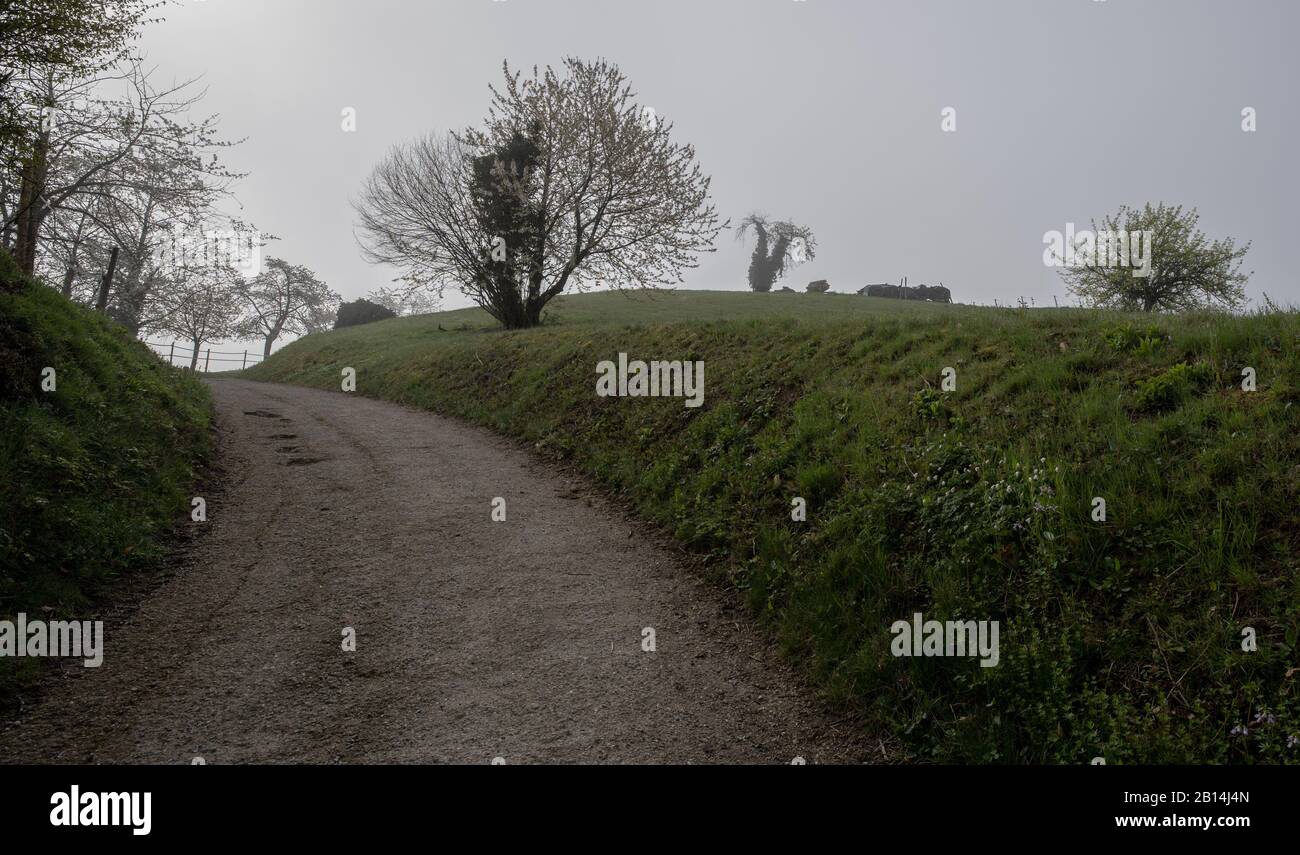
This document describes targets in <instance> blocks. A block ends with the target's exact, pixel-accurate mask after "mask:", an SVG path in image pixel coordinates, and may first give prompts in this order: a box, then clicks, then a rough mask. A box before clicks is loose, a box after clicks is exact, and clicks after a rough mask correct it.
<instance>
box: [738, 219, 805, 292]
mask: <svg viewBox="0 0 1300 855" xmlns="http://www.w3.org/2000/svg"><path fill="white" fill-rule="evenodd" d="M750 229H753V231H754V235H755V242H754V254H753V256H752V257H751V258H750V261H749V287H750V289H751V290H754V291H761V292H767V291H771V290H772V286H773V285H775V284H776V283H777V281H778V280H779V279H780V278H781V277H782V276H784V275H785V274H786V273H787V272H789V271H790V269H791V268H793V267H795V266H796V265H799V264H802V263H803V262H805V261H809V260H811V259H812V258H814V257H815V256H816V254H817V239H816V238H815V237H814V236H813V233H812V229H810V228H808V227H807V226H798V225H795V224H794V223H792V222H789V221H788V220H778V221H776V222H771V221H769V220H768V219H767V217H765V216H763V215H762V214H750V215H749V216H748V217H745V219H743V220H741V221H740V229H739V230H738V231H737V232H736V239H737V240H744V238H745V235H746V234H748V232H749V230H750Z"/></svg>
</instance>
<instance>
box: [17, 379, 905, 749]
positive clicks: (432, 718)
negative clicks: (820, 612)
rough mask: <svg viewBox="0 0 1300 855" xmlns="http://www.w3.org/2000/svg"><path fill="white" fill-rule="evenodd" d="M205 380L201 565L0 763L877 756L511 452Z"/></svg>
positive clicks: (348, 406)
mask: <svg viewBox="0 0 1300 855" xmlns="http://www.w3.org/2000/svg"><path fill="white" fill-rule="evenodd" d="M210 386H211V388H212V392H213V395H214V396H215V398H216V402H217V408H218V424H219V428H220V431H221V433H222V442H221V446H222V449H223V451H222V455H223V460H222V467H223V469H224V470H225V473H226V474H225V483H224V484H223V485H222V486H221V489H220V491H219V492H215V493H214V494H213V495H210V496H206V497H205V499H206V500H207V513H208V521H207V522H206V523H196V524H195V525H202V526H204V527H205V528H204V530H203V531H202V532H201V533H200V534H199V536H198V537H197V538H196V540H195V543H194V546H193V549H192V550H191V554H190V555H189V556H188V559H187V560H186V561H185V566H183V567H182V568H181V570H180V571H179V572H178V573H177V574H176V575H175V576H173V577H172V578H170V579H169V580H167V581H166V582H164V583H163V584H162V585H161V586H160V587H159V588H158V589H157V590H156V591H154V592H152V593H151V594H150V595H149V596H148V597H146V598H145V599H144V601H143V602H142V603H141V604H140V606H139V608H138V609H135V610H133V611H132V612H131V613H130V614H128V615H125V616H124V617H123V618H122V619H120V620H117V621H110V622H109V623H107V624H106V625H105V657H104V664H103V665H102V666H101V667H100V668H98V669H85V668H74V669H67V670H65V673H68V674H69V675H68V676H67V678H66V679H61V680H59V681H58V685H55V686H53V687H51V688H50V689H49V690H48V691H47V692H46V693H45V695H44V699H43V700H42V702H41V703H40V704H39V705H38V706H37V707H36V708H34V709H33V710H31V711H30V712H29V713H28V715H27V716H25V717H24V719H23V721H22V722H21V723H20V724H18V725H15V726H13V727H11V728H9V729H8V730H6V731H5V732H4V733H0V762H61V763H77V762H94V763H141V762H150V763H190V762H191V761H192V759H193V758H195V757H202V758H204V760H205V761H206V762H208V763H249V762H307V763H331V762H344V763H356V762H383V763H387V762H398V763H405V762H464V763H488V762H490V761H492V760H493V758H497V757H500V758H503V759H504V760H505V762H506V763H508V764H514V763H535V762H560V763H572V762H679V763H708V762H726V763H731V762H759V763H789V762H791V760H792V759H793V758H795V757H796V756H800V757H804V758H806V760H807V762H809V763H817V762H822V763H825V762H853V761H861V760H863V759H877V760H878V759H879V758H880V753H879V748H877V747H875V746H874V744H873V745H872V747H871V748H870V749H864V748H863V747H862V742H861V740H860V739H859V738H858V737H857V736H856V734H855V733H854V729H853V726H852V725H851V724H840V725H836V724H834V723H832V722H831V721H829V719H828V718H827V717H826V716H825V715H824V714H822V713H821V712H820V711H818V710H817V709H816V707H815V706H814V705H813V704H812V703H810V701H809V699H808V695H807V693H806V692H805V691H803V690H802V689H801V688H800V687H799V685H798V683H797V681H796V680H794V679H793V678H792V677H791V676H790V675H789V674H788V673H787V672H786V671H785V670H784V669H782V668H781V667H780V666H779V665H778V664H777V663H776V662H775V661H774V658H773V656H772V655H771V653H770V651H768V650H767V649H766V648H765V647H764V645H763V644H762V643H761V642H760V641H759V639H758V637H757V636H756V634H755V633H754V632H753V631H752V630H750V629H749V627H748V626H747V625H746V623H745V618H744V616H743V615H742V614H741V613H739V612H735V611H733V610H732V609H731V608H730V607H728V605H727V604H726V602H725V597H724V596H723V595H722V594H720V593H719V592H717V591H716V590H714V589H712V588H711V587H710V586H708V585H707V584H704V583H701V582H698V581H696V579H695V577H694V576H693V575H692V574H691V572H690V571H689V570H688V569H686V568H685V567H683V566H682V565H681V563H680V562H679V560H678V559H677V558H676V557H675V556H674V554H673V553H672V552H670V551H668V550H666V549H665V548H663V547H662V546H660V545H658V544H656V543H655V542H654V539H653V538H652V537H650V536H649V535H647V534H646V532H645V531H643V530H642V529H640V528H638V527H636V526H633V525H632V524H630V523H629V522H628V521H627V520H626V518H625V517H624V516H623V515H622V514H620V513H619V512H618V511H617V510H616V509H614V508H612V507H611V506H610V505H609V504H608V503H607V502H605V501H604V500H602V498H601V497H600V496H599V494H598V493H595V492H592V491H589V490H588V489H586V488H584V486H583V485H582V484H581V482H578V481H575V480H573V479H571V478H569V477H567V476H565V475H562V474H560V473H558V472H557V470H555V469H554V468H551V467H549V466H548V465H545V464H543V463H540V462H538V461H536V460H535V459H533V458H532V457H531V456H530V455H529V454H528V453H527V452H525V451H523V450H521V449H520V448H519V447H518V446H516V445H514V444H512V443H510V442H508V441H506V440H502V439H500V438H497V437H495V436H493V435H492V434H490V433H488V432H486V431H483V430H480V429H477V428H474V427H470V426H467V425H464V424H461V423H458V422H454V421H450V420H447V419H443V418H440V417H438V416H435V415H432V414H429V413H424V412H419V411H416V410H411V409H406V408H403V407H398V406H394V405H392V404H386V403H382V402H378V401H373V400H368V399H365V398H360V397H357V396H353V395H345V394H343V393H327V392H320V391H313V390H308V389H299V388H295V387H288V386H277V385H269V384H260V383H252V382H247V381H238V380H220V381H213V382H212V383H211V384H210ZM496 497H501V498H503V499H504V500H505V512H506V521H505V522H494V521H493V520H492V518H491V517H492V504H493V499H494V498H496ZM345 628H352V629H353V630H354V631H355V638H356V650H355V652H347V651H344V650H343V649H342V648H343V640H344V631H345ZM646 628H652V629H653V630H654V643H655V648H656V649H655V650H654V652H646V651H645V650H643V631H644V630H645V629H646ZM69 672H75V673H69ZM871 754H874V757H871V756H870V755H871Z"/></svg>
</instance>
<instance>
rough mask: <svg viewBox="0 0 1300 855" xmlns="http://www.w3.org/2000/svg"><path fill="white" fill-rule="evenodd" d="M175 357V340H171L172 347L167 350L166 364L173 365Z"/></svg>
mask: <svg viewBox="0 0 1300 855" xmlns="http://www.w3.org/2000/svg"><path fill="white" fill-rule="evenodd" d="M175 357H176V342H172V349H171V350H169V351H167V364H168V365H175V364H176V362H175Z"/></svg>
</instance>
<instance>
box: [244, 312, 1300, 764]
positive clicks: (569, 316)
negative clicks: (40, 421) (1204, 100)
mask: <svg viewBox="0 0 1300 855" xmlns="http://www.w3.org/2000/svg"><path fill="white" fill-rule="evenodd" d="M552 320H553V323H551V324H549V325H546V326H543V327H541V328H538V329H535V330H530V331H526V332H513V333H511V332H500V331H491V330H489V329H487V328H488V327H489V326H490V322H489V321H488V320H487V319H486V316H484V315H482V314H481V313H479V312H477V311H460V312H450V313H444V314H440V315H428V316H422V317H417V318H406V319H398V320H393V321H385V322H381V323H376V324H372V325H367V326H362V327H354V328H350V329H347V330H342V331H338V332H335V333H327V334H320V335H313V336H308V337H306V338H304V339H302V340H300V341H297V342H295V343H293V344H291V345H289V346H288V347H286V348H284V349H283V350H282V351H280V352H279V353H277V354H276V355H275V356H274V357H272V358H271V359H270V360H268V361H267V362H265V363H263V364H261V365H259V366H257V367H256V368H254V369H250V370H249V371H248V372H246V374H247V376H251V377H254V378H258V379H265V380H276V381H285V382H292V383H299V384H304V385H312V386H318V387H322V388H332V389H338V388H339V382H340V370H341V369H342V368H343V367H345V366H351V367H354V368H355V369H356V370H357V384H358V387H357V388H358V392H359V393H360V394H364V395H370V396H374V397H378V398H384V399H388V400H392V401H397V402H401V403H406V404H413V405H418V406H423V407H427V408H430V409H433V410H437V411H439V412H443V413H447V414H451V415H455V416H460V417H463V418H467V419H471V420H473V421H476V422H479V423H482V424H485V425H488V426H490V427H493V428H495V429H496V430H499V431H501V432H503V433H506V434H510V435H513V436H517V437H520V438H523V439H526V440H529V441H530V442H532V443H534V444H535V445H536V447H537V448H538V449H540V450H541V451H543V452H544V453H549V454H553V455H556V456H559V457H562V458H564V459H566V460H568V461H571V462H572V463H574V464H576V465H577V466H579V467H581V468H582V469H583V470H584V471H586V472H587V473H588V474H589V475H591V476H592V477H593V478H595V479H597V480H598V481H599V482H601V483H602V484H604V485H606V486H607V487H609V488H611V489H612V490H614V491H617V492H618V493H620V494H623V495H625V496H627V497H628V498H629V499H630V500H631V501H632V502H634V504H635V506H636V508H637V509H638V511H639V513H640V514H642V515H643V516H644V517H646V518H648V519H650V520H653V521H655V522H657V523H658V524H660V525H662V526H663V527H664V528H665V529H666V530H667V531H670V532H671V533H672V534H673V535H674V536H675V537H676V538H678V539H679V540H680V541H681V542H682V543H684V544H686V545H687V546H688V547H690V548H691V549H693V550H696V551H698V552H700V553H703V554H706V555H709V556H712V557H713V558H714V559H716V560H715V561H714V562H713V564H712V566H714V567H716V568H717V570H718V573H719V575H720V577H721V578H723V579H725V581H726V582H727V584H730V585H733V586H735V587H736V588H738V589H739V590H740V591H742V592H743V593H744V596H745V598H746V599H747V601H748V603H749V605H750V606H751V607H752V609H753V611H754V614H755V615H756V616H757V617H758V619H759V620H760V621H761V622H762V624H763V625H764V626H765V627H767V628H768V629H769V630H770V631H771V632H772V633H773V634H774V635H775V636H776V637H777V638H778V639H779V640H780V642H781V643H782V645H783V647H784V648H785V650H786V651H788V653H789V655H790V656H791V657H793V659H794V660H795V661H797V662H798V663H799V664H800V665H801V666H802V667H803V668H804V669H805V670H806V672H807V673H808V674H809V675H810V677H811V678H812V679H813V681H814V682H815V683H816V684H817V685H818V686H820V687H821V688H822V689H823V690H824V692H825V693H826V695H827V697H828V698H829V699H830V701H831V702H832V703H833V704H835V705H837V706H839V707H841V708H843V709H845V710H849V711H852V712H854V713H856V714H858V715H859V716H860V722H861V726H862V727H863V728H866V729H867V730H869V731H871V732H880V731H882V730H884V729H888V730H890V731H892V732H893V733H895V734H896V735H897V736H898V737H899V738H900V739H901V740H903V742H904V743H905V744H906V745H907V746H909V748H910V750H911V751H912V753H913V756H914V757H916V758H917V759H921V760H926V759H932V760H940V761H956V762H1051V763H1058V762H1059V763H1087V762H1090V761H1091V760H1092V758H1094V757H1098V756H1104V757H1105V758H1106V761H1107V762H1108V763H1110V764H1116V763H1133V762H1206V763H1225V762H1233V763H1249V762H1297V761H1300V747H1297V746H1296V745H1295V744H1291V745H1288V742H1292V743H1294V742H1295V741H1297V740H1296V739H1295V738H1300V702H1298V701H1297V697H1296V694H1297V689H1296V684H1297V683H1298V682H1300V676H1295V675H1291V676H1289V674H1290V672H1289V670H1288V669H1290V668H1294V667H1295V666H1297V665H1300V661H1297V631H1298V627H1300V584H1298V579H1300V575H1298V574H1297V573H1296V561H1297V558H1298V557H1300V554H1298V553H1300V539H1298V534H1300V526H1297V522H1296V515H1295V508H1296V505H1297V498H1298V494H1300V431H1297V429H1296V426H1297V425H1296V421H1297V418H1296V417H1297V414H1300V383H1298V381H1297V378H1298V377H1300V357H1298V356H1297V344H1300V318H1297V316H1296V315H1295V314H1273V315H1260V316H1254V317H1237V318H1232V317H1224V316H1210V315H1188V316H1180V317H1158V318H1155V319H1154V325H1153V319H1152V318H1150V317H1141V318H1138V317H1131V316H1123V315H1117V314H1113V313H1101V312H1091V311H1084V310H1078V309H1060V310H1057V309H1044V310H1029V311H1024V310H1010V309H989V308H979V307H966V306H935V305H929V304H914V303H905V302H899V301H890V300H878V299H868V298H861V297H856V296H836V295H827V296H816V295H803V294H767V295H759V294H748V293H716V292H715V293H708V292H678V293H675V294H668V295H657V296H655V297H654V299H653V300H650V299H646V298H638V299H637V300H636V301H629V300H628V299H627V298H625V297H623V296H622V295H618V294H600V295H589V296H580V297H572V298H569V299H566V300H564V301H563V303H561V304H560V306H559V307H558V311H557V312H556V313H554V316H553V318H552ZM440 327H441V329H440ZM620 351H622V352H626V353H629V354H630V355H631V357H632V358H644V359H699V360H704V362H705V364H706V382H705V404H704V406H703V407H701V408H700V409H688V408H685V407H684V406H683V405H682V402H681V400H680V399H672V398H659V399H646V398H641V399H631V398H598V397H597V396H596V395H595V381H596V376H597V375H596V364H597V362H598V361H600V360H604V359H613V358H615V357H616V354H617V353H618V352H620ZM949 366H951V367H953V368H955V369H956V372H957V388H956V391H953V392H944V391H942V390H941V388H940V375H941V372H942V370H943V369H944V368H945V367H949ZM1246 366H1250V367H1253V368H1254V369H1255V370H1256V372H1257V377H1258V391H1256V392H1254V393H1247V392H1244V391H1242V390H1241V387H1240V384H1241V370H1242V368H1244V367H1246ZM796 496H801V497H803V498H805V499H806V500H807V502H808V518H807V521H806V522H802V523H800V522H794V521H792V520H791V518H790V508H791V501H792V499H793V498H794V497H796ZM1094 497H1102V498H1104V499H1105V501H1106V506H1107V519H1106V521H1105V522H1097V521H1094V520H1093V519H1092V517H1091V511H1092V507H1093V504H1092V502H1093V498H1094ZM918 611H919V612H922V613H924V614H925V617H926V618H927V619H938V620H947V619H975V620H998V621H1000V624H1001V639H1000V640H1001V662H1000V664H999V666H998V667H994V668H980V667H979V666H978V664H977V663H976V662H975V661H974V660H971V659H951V658H895V657H894V656H893V655H891V653H890V641H891V639H892V636H891V635H890V633H889V627H890V625H891V624H892V623H893V622H894V621H896V620H899V619H908V618H910V616H911V615H912V614H913V613H914V612H918ZM1246 627H1250V628H1253V630H1254V631H1255V633H1256V635H1257V638H1258V650H1257V651H1255V652H1245V651H1243V650H1242V643H1241V641H1242V632H1243V629H1244V628H1246ZM1234 728H1245V730H1246V731H1247V732H1246V733H1244V734H1243V733H1241V732H1240V731H1238V732H1237V733H1235V734H1234V733H1233V730H1234Z"/></svg>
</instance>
